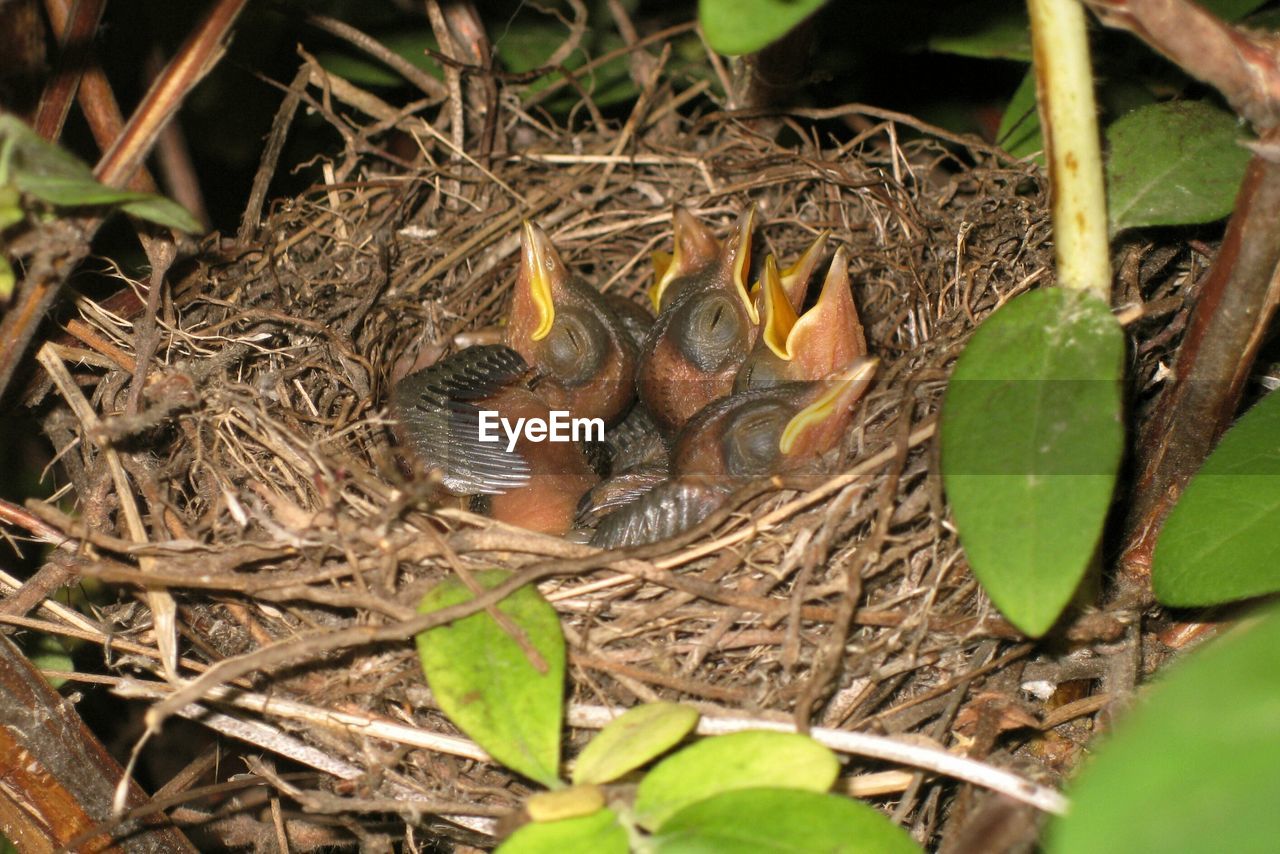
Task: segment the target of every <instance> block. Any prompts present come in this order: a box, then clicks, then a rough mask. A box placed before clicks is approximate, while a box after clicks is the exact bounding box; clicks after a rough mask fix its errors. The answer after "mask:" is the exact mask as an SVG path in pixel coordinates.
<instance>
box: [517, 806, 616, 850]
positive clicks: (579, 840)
mask: <svg viewBox="0 0 1280 854" xmlns="http://www.w3.org/2000/svg"><path fill="white" fill-rule="evenodd" d="M575 851H590V852H592V854H595V852H599V854H627V851H628V844H627V831H626V828H624V827H623V826H622V825H620V824H618V816H617V814H616V813H614V811H613V810H609V809H603V810H600V811H599V812H595V813H592V814H591V815H584V816H581V817H579V818H567V819H564V820H562V821H548V822H541V823H537V824H526V825H525V826H524V827H522V828H520V829H519V830H517V831H516V832H515V833H513V834H511V836H510V837H508V839H507V841H506V842H504V843H502V844H501V845H500V846H498V851H497V854H571V852H575Z"/></svg>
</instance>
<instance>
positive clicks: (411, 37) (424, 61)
mask: <svg viewBox="0 0 1280 854" xmlns="http://www.w3.org/2000/svg"><path fill="white" fill-rule="evenodd" d="M378 41H379V43H381V44H382V46H383V47H385V48H386V49H387V50H389V51H391V52H392V53H395V54H398V55H399V56H400V57H401V58H402V59H405V60H407V61H408V62H410V63H412V64H413V65H414V66H416V67H417V68H418V70H420V71H423V72H426V73H427V74H430V75H431V76H432V77H435V78H436V79H437V80H442V79H444V72H443V71H442V70H441V69H440V66H439V65H438V64H437V63H436V61H435V60H434V59H432V58H431V56H430V55H429V54H428V53H427V51H428V50H438V49H439V48H438V47H437V46H436V37H435V35H434V34H433V33H432V32H431V30H430V29H427V28H423V27H416V28H415V27H411V28H409V29H405V30H399V31H396V32H389V33H382V34H380V35H379V36H378ZM316 61H317V62H319V63H320V67H321V68H323V69H324V70H325V71H328V72H329V73H330V74H336V75H337V76H338V77H341V78H343V79H344V80H350V81H351V82H352V83H355V84H357V85H360V86H403V85H404V83H405V79H404V78H403V77H401V76H400V74H399V73H397V72H395V71H393V70H391V69H390V68H389V67H388V66H386V65H383V64H382V63H381V62H377V61H375V60H372V59H369V58H368V57H367V55H365V54H360V55H356V54H353V53H346V52H344V51H336V50H335V51H324V52H322V53H319V54H317V55H316Z"/></svg>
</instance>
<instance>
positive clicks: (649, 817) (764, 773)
mask: <svg viewBox="0 0 1280 854" xmlns="http://www.w3.org/2000/svg"><path fill="white" fill-rule="evenodd" d="M839 773H840V763H839V762H838V761H837V760H836V757H835V754H834V753H832V752H831V751H830V750H828V749H827V748H825V747H823V746H822V745H821V744H818V743H817V742H816V741H814V740H813V739H811V738H809V737H808V736H805V735H799V734H797V733H791V732H763V731H761V732H757V731H753V732H738V733H733V734H731V735H722V736H718V737H716V738H708V739H704V740H702V741H699V742H698V743H696V744H693V745H691V746H689V747H686V748H685V749H684V750H682V751H680V752H679V753H677V754H675V755H674V756H670V757H668V758H666V759H664V760H663V761H662V762H660V763H658V765H657V766H656V767H655V768H654V769H653V770H652V771H650V772H649V773H648V774H647V775H646V776H645V778H644V779H643V780H641V781H640V787H639V789H638V790H637V791H636V807H635V811H636V820H637V821H638V822H639V823H640V824H641V825H643V826H644V827H648V828H654V827H658V826H659V825H661V824H662V823H663V822H665V821H666V820H667V819H668V818H670V817H671V816H672V815H674V814H675V813H677V812H679V811H680V810H682V809H684V808H685V807H686V806H688V805H689V804H693V803H697V802H698V801H701V800H705V799H707V798H709V797H711V796H712V795H718V794H720V793H721V792H728V791H733V790H735V789H750V788H759V787H762V786H767V787H773V788H785V789H806V790H808V791H813V792H825V791H827V789H830V788H831V784H832V783H834V782H835V780H836V775H837V774H839Z"/></svg>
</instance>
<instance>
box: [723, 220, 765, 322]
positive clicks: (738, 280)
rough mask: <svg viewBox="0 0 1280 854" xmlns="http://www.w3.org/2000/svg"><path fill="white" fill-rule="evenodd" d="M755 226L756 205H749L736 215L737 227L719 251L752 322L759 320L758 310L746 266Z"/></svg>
mask: <svg viewBox="0 0 1280 854" xmlns="http://www.w3.org/2000/svg"><path fill="white" fill-rule="evenodd" d="M755 226H756V206H755V203H754V202H753V203H752V204H751V206H750V207H748V208H747V209H746V210H745V211H743V212H742V216H740V217H738V227H737V229H736V230H735V232H734V234H733V236H732V237H730V238H729V240H728V241H726V242H725V245H724V249H723V251H722V253H721V258H722V259H723V262H724V265H725V267H727V268H728V272H729V282H730V287H732V288H733V289H734V291H735V292H736V293H737V294H738V297H739V298H740V299H741V300H742V304H743V305H745V306H746V307H747V315H748V316H749V317H750V318H751V322H752V323H759V322H760V312H759V310H758V309H757V308H756V303H755V300H753V299H752V298H751V286H750V283H749V282H747V268H748V267H750V266H751V232H752V231H754V230H755Z"/></svg>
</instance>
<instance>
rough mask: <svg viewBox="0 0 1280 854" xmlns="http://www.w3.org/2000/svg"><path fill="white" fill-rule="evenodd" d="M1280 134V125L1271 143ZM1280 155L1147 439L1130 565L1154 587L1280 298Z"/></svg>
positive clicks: (1223, 252) (1141, 449) (1257, 180)
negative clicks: (1170, 529) (1174, 517)
mask: <svg viewBox="0 0 1280 854" xmlns="http://www.w3.org/2000/svg"><path fill="white" fill-rule="evenodd" d="M1277 143H1280V133H1277V132H1272V133H1271V134H1270V135H1269V136H1267V137H1264V138H1263V143H1262V145H1263V147H1264V148H1267V147H1272V146H1274V145H1276V144H1277ZM1278 265H1280V163H1275V162H1273V161H1271V160H1270V159H1268V157H1267V156H1266V155H1265V154H1263V153H1260V154H1257V155H1255V156H1254V158H1253V160H1252V161H1250V163H1249V168H1248V170H1247V171H1246V172H1245V177H1244V182H1243V184H1242V185H1241V187H1240V193H1239V195H1238V196H1237V197H1236V205H1235V212H1234V213H1233V214H1232V217H1231V221H1230V223H1229V224H1228V225H1227V233H1226V236H1225V237H1224V238H1223V241H1222V248H1221V249H1219V250H1218V257H1217V258H1215V259H1214V262H1213V266H1212V267H1210V268H1209V272H1208V273H1207V274H1206V275H1205V278H1204V281H1203V284H1202V285H1201V287H1200V293H1199V299H1198V301H1197V302H1196V305H1195V308H1194V309H1192V312H1191V317H1190V320H1189V322H1188V326H1187V331H1186V335H1185V337H1184V338H1183V341H1182V345H1181V346H1180V347H1179V349H1178V356H1177V361H1176V362H1175V367H1174V372H1173V373H1174V377H1173V379H1172V380H1171V384H1170V385H1169V387H1168V388H1167V389H1165V391H1164V394H1163V395H1162V396H1161V398H1160V401H1159V403H1158V404H1157V408H1156V412H1155V414H1154V416H1153V417H1152V419H1151V421H1150V423H1149V425H1148V428H1147V430H1146V432H1145V433H1144V435H1143V436H1142V437H1141V442H1140V444H1139V446H1138V457H1139V464H1140V466H1141V475H1140V477H1139V479H1138V482H1137V485H1136V487H1135V492H1134V496H1133V503H1132V505H1131V508H1130V514H1129V520H1128V535H1127V538H1126V545H1125V551H1124V555H1123V557H1122V559H1121V566H1122V568H1123V570H1124V572H1125V574H1126V576H1127V577H1128V578H1129V580H1130V581H1132V582H1134V583H1136V584H1138V585H1140V590H1143V589H1145V588H1146V577H1147V575H1148V573H1149V571H1150V566H1151V553H1152V550H1153V549H1154V548H1155V540H1156V535H1157V534H1158V533H1159V529H1160V525H1161V523H1162V522H1163V521H1164V517H1165V515H1166V514H1167V513H1168V512H1169V509H1170V508H1171V507H1172V506H1173V504H1174V503H1175V502H1176V501H1177V499H1178V496H1179V495H1181V493H1182V489H1183V487H1184V486H1186V483H1187V481H1188V480H1189V479H1190V478H1191V475H1193V474H1194V473H1195V472H1196V470H1197V469H1199V467H1200V464H1201V463H1202V462H1203V461H1204V459H1205V457H1206V456H1208V454H1209V451H1210V450H1212V448H1213V445H1214V443H1215V442H1216V441H1217V440H1218V437H1219V436H1221V435H1222V432H1223V431H1224V430H1225V429H1226V428H1227V426H1228V425H1229V424H1230V423H1231V419H1232V418H1233V417H1234V415H1235V412H1236V407H1237V406H1238V405H1239V403H1240V396H1241V394H1242V392H1243V391H1244V384H1245V380H1246V379H1248V376H1249V370H1250V368H1251V366H1252V365H1253V361H1254V358H1255V357H1256V356H1257V353H1258V348H1259V346H1261V344H1262V340H1263V336H1264V335H1265V333H1266V331H1267V328H1268V326H1269V325H1270V322H1271V318H1272V315H1273V314H1274V313H1275V309H1276V303H1277V301H1278V300H1280V266H1278Z"/></svg>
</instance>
